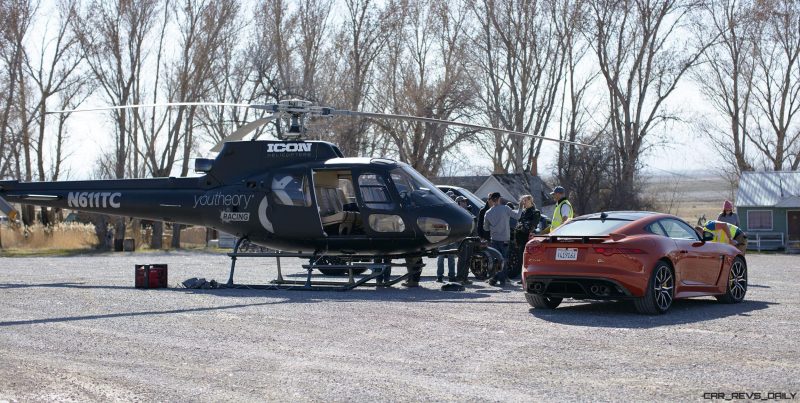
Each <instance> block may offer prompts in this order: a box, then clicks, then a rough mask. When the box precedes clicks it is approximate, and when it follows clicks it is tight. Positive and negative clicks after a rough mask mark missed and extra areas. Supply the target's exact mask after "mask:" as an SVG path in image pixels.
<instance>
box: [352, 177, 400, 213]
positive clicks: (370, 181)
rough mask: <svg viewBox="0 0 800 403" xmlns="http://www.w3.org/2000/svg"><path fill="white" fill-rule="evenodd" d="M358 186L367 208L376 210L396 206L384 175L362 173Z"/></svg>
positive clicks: (389, 208)
mask: <svg viewBox="0 0 800 403" xmlns="http://www.w3.org/2000/svg"><path fill="white" fill-rule="evenodd" d="M358 188H359V192H360V193H361V200H362V201H363V202H364V205H365V206H366V207H367V208H371V209H376V210H391V209H392V208H394V202H393V201H392V198H391V197H390V196H389V189H388V188H387V187H386V181H385V180H384V179H383V177H381V176H378V175H376V174H371V173H365V174H361V175H359V177H358Z"/></svg>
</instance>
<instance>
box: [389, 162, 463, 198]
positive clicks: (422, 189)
mask: <svg viewBox="0 0 800 403" xmlns="http://www.w3.org/2000/svg"><path fill="white" fill-rule="evenodd" d="M391 177H392V182H394V186H395V187H396V188H397V192H398V193H399V194H400V200H402V201H403V205H406V206H411V207H425V206H437V205H441V204H447V203H455V202H454V201H453V200H452V199H451V198H449V197H447V195H446V194H444V193H442V191H441V190H439V188H437V187H436V186H434V185H433V184H432V183H431V182H430V181H428V180H427V179H425V177H424V176H422V175H420V174H419V172H417V171H415V170H413V169H412V168H411V167H409V166H408V165H405V164H403V165H401V166H400V168H395V169H393V170H392V171H391Z"/></svg>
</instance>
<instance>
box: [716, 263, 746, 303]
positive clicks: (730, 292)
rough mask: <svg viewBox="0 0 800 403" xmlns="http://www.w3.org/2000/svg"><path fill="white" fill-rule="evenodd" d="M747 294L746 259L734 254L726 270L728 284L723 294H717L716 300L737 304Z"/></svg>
mask: <svg viewBox="0 0 800 403" xmlns="http://www.w3.org/2000/svg"><path fill="white" fill-rule="evenodd" d="M746 294H747V261H745V260H744V258H743V257H741V256H736V258H735V259H733V264H731V270H730V271H729V272H728V285H727V286H726V288H725V294H722V295H717V296H716V298H717V301H719V302H723V303H726V304H738V303H740V302H742V301H744V296H745V295H746Z"/></svg>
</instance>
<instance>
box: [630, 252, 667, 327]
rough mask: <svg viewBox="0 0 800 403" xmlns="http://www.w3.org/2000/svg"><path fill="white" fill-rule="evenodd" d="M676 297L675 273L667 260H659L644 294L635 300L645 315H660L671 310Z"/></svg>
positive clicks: (640, 311) (637, 306)
mask: <svg viewBox="0 0 800 403" xmlns="http://www.w3.org/2000/svg"><path fill="white" fill-rule="evenodd" d="M674 297H675V273H674V272H673V271H672V267H670V265H669V264H667V262H663V261H661V262H658V264H656V267H655V268H654V269H653V273H652V274H651V275H650V280H649V281H648V282H647V288H646V290H645V293H644V296H643V297H641V298H637V299H635V300H634V304H635V305H636V310H637V311H639V313H641V314H645V315H660V314H663V313H665V312H667V311H668V310H669V308H670V307H671V306H672V301H673V300H674Z"/></svg>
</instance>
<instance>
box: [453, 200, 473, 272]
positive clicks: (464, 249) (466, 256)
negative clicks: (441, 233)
mask: <svg viewBox="0 0 800 403" xmlns="http://www.w3.org/2000/svg"><path fill="white" fill-rule="evenodd" d="M456 203H458V206H459V207H461V208H463V209H464V210H467V212H469V211H470V210H469V207H470V206H469V203H468V201H467V198H466V197H464V196H458V197H456ZM470 215H472V214H471V213H470ZM476 231H477V228H474V229H473V230H472V234H470V236H475V235H476V233H477V232H476ZM457 246H459V247H460V249H461V250H459V253H458V271H457V272H456V279H455V281H457V282H459V283H461V284H463V285H469V284H472V281H470V280H468V279H467V277H469V262H470V260H471V259H472V254H473V251H474V245H473V242H472V241H470V240H465V241H462V242H461V243H459V244H457ZM451 281H452V280H451Z"/></svg>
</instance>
